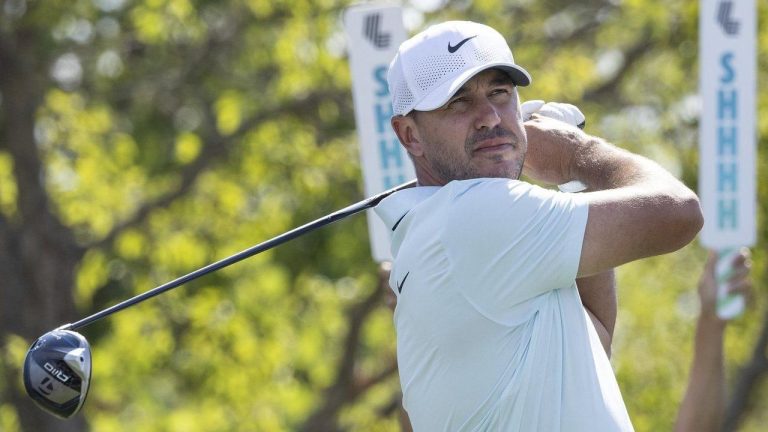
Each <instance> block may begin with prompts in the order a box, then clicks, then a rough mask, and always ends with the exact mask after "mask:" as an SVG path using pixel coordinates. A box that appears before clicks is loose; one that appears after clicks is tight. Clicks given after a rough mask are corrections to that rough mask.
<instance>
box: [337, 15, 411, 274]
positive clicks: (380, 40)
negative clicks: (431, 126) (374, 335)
mask: <svg viewBox="0 0 768 432" xmlns="http://www.w3.org/2000/svg"><path fill="white" fill-rule="evenodd" d="M344 28H345V31H346V33H347V45H348V46H349V64H350V68H351V71H352V96H353V100H354V103H355V121H356V122H357V135H358V139H359V141H360V161H361V163H362V168H363V177H364V181H365V194H366V196H372V195H375V194H377V193H379V192H383V191H385V190H387V189H391V188H393V187H395V186H397V185H399V184H401V183H405V182H406V181H409V180H411V179H414V178H415V177H416V175H415V173H414V170H413V165H412V163H411V160H410V159H409V158H408V155H407V153H406V151H405V150H404V149H403V147H402V146H401V145H400V141H398V139H397V136H396V135H395V133H394V132H393V131H392V127H391V126H390V123H389V119H390V118H391V117H392V103H391V101H390V97H389V89H388V87H387V69H388V68H389V62H390V61H392V58H394V56H395V53H396V52H397V48H398V47H399V46H400V44H401V43H402V42H403V41H404V40H405V39H406V32H405V27H404V26H403V15H402V10H401V9H400V7H398V6H383V7H382V6H378V7H377V6H370V5H363V6H355V7H351V8H349V9H347V11H346V12H345V14H344ZM367 216H368V233H369V235H370V238H371V249H372V251H371V252H372V254H373V258H374V259H375V260H376V261H378V262H381V261H386V260H390V259H391V257H392V255H391V253H390V251H389V246H390V235H391V231H390V229H389V228H388V227H386V226H385V225H384V223H383V222H381V220H380V219H379V217H378V216H376V214H375V213H374V212H373V210H368V211H367Z"/></svg>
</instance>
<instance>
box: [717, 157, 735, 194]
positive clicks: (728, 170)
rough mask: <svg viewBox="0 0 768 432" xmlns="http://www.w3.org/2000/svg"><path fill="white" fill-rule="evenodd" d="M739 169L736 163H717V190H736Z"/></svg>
mask: <svg viewBox="0 0 768 432" xmlns="http://www.w3.org/2000/svg"><path fill="white" fill-rule="evenodd" d="M738 175H739V170H738V167H737V166H736V164H735V163H733V162H731V163H728V164H726V163H722V162H718V164H717V191H718V192H736V190H737V188H738Z"/></svg>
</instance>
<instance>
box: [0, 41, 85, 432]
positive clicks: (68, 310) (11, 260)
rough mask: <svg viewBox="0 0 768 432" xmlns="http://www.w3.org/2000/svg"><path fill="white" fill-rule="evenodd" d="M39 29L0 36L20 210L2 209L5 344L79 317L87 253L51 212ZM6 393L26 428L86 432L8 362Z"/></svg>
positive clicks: (1, 85)
mask: <svg viewBox="0 0 768 432" xmlns="http://www.w3.org/2000/svg"><path fill="white" fill-rule="evenodd" d="M32 34H34V33H33V32H23V31H17V32H16V33H15V34H13V35H12V37H7V36H8V35H7V34H4V35H3V38H2V40H1V41H0V65H2V66H0V91H2V96H3V99H2V112H1V113H0V115H1V116H2V119H1V120H0V121H2V125H3V127H2V143H0V148H1V149H2V150H5V151H7V152H8V153H9V154H10V156H11V157H12V159H13V174H14V178H15V180H16V188H17V201H16V214H14V215H11V216H6V215H0V280H1V281H2V284H0V298H2V302H0V303H1V304H2V309H1V310H2V318H0V342H2V343H3V345H5V344H6V343H7V342H8V337H9V335H17V336H21V337H22V338H24V339H25V340H27V342H29V343H30V344H31V343H32V342H33V341H34V340H35V339H36V338H37V337H39V336H40V335H42V334H43V333H45V332H46V331H49V330H51V329H53V328H55V327H57V326H58V325H60V324H64V323H66V322H67V321H68V320H72V319H73V318H75V317H76V315H75V306H74V299H73V287H74V275H75V269H76V267H77V265H78V263H79V262H80V260H81V259H82V256H83V251H82V249H81V248H80V247H79V246H78V245H77V243H76V242H75V239H74V236H73V235H72V233H71V231H70V230H69V229H68V228H67V227H65V226H64V225H63V224H62V223H61V222H60V221H59V220H58V218H57V217H56V215H55V214H54V213H53V212H52V211H51V204H50V200H49V197H48V194H47V190H46V188H45V180H44V172H43V168H42V163H41V159H40V154H39V152H38V148H37V144H36V142H35V138H34V126H35V113H36V111H37V108H38V106H39V101H40V100H41V94H40V93H41V91H42V89H43V88H45V87H43V86H42V85H40V83H41V82H42V81H44V77H41V76H40V75H39V73H38V71H42V70H46V69H45V68H44V67H40V66H39V65H38V64H36V62H38V61H39V59H38V58H37V57H36V56H38V54H39V50H36V49H35V46H36V44H35V40H34V36H32ZM3 370H4V371H5V376H4V377H3V378H4V379H5V380H6V382H7V383H8V385H7V386H6V387H5V388H4V393H5V394H4V395H2V396H3V399H5V400H8V401H11V402H12V403H13V405H14V406H15V407H16V410H17V413H18V416H19V421H20V424H21V427H22V430H25V431H76V430H77V431H83V430H86V429H87V425H86V423H85V421H84V419H83V417H82V416H78V417H76V418H74V419H72V420H69V421H66V422H65V421H62V420H59V419H57V418H55V417H53V416H51V415H47V414H44V413H43V412H42V411H41V410H40V409H39V408H37V407H36V406H34V403H33V402H32V400H31V399H30V398H29V397H27V396H26V395H25V394H24V390H23V385H22V384H21V370H20V368H19V367H18V365H13V364H5V365H4V367H3Z"/></svg>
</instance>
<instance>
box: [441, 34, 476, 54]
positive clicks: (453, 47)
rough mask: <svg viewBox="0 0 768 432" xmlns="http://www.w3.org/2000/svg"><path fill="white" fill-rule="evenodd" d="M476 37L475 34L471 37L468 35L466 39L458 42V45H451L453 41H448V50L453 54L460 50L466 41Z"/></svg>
mask: <svg viewBox="0 0 768 432" xmlns="http://www.w3.org/2000/svg"><path fill="white" fill-rule="evenodd" d="M476 37H477V35H474V36H470V37H468V38H466V39H464V40H462V41H461V42H459V43H457V44H456V45H454V46H451V43H450V42H448V52H449V53H451V54H453V53H455V52H456V51H458V49H459V48H461V46H462V45H464V44H465V43H467V41H468V40H470V39H472V38H476Z"/></svg>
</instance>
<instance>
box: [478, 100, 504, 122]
mask: <svg viewBox="0 0 768 432" xmlns="http://www.w3.org/2000/svg"><path fill="white" fill-rule="evenodd" d="M475 116H476V117H475V128H476V129H482V128H484V127H487V128H488V129H493V128H494V127H496V126H498V125H499V123H501V116H500V115H499V111H498V107H497V106H495V105H494V104H493V103H491V101H489V100H488V99H482V101H480V103H478V104H477V105H476V114H475Z"/></svg>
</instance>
